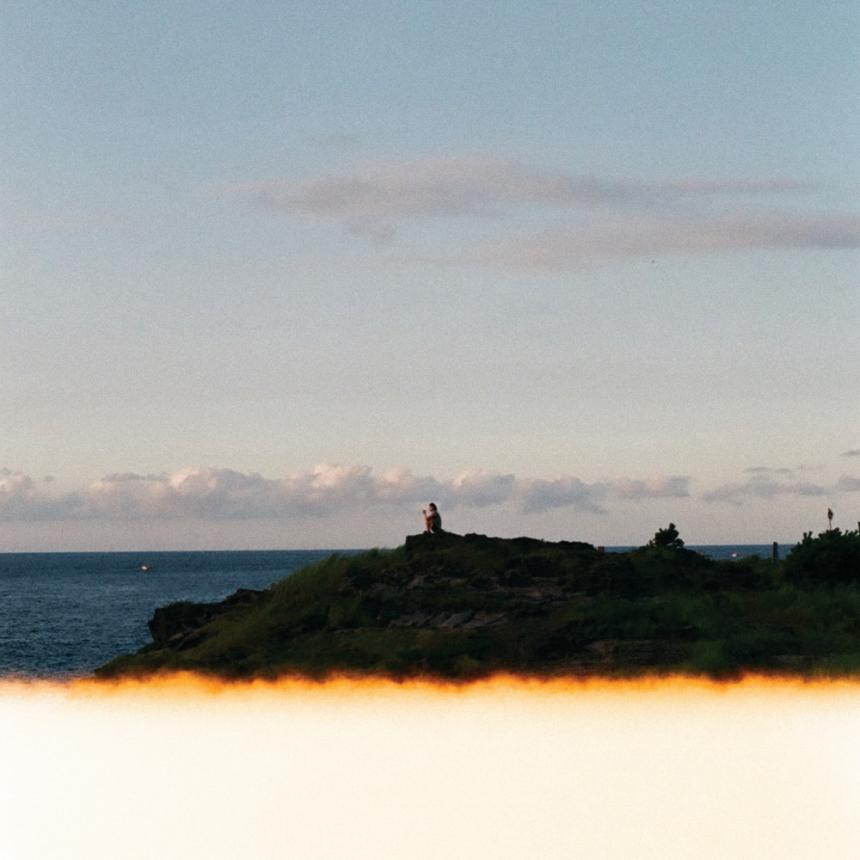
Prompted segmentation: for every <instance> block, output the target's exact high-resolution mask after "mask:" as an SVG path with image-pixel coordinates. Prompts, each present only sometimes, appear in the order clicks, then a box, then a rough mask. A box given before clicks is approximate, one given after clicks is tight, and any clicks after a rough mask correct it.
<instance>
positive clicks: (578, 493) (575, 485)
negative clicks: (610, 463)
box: [521, 477, 609, 514]
mask: <svg viewBox="0 0 860 860" xmlns="http://www.w3.org/2000/svg"><path fill="white" fill-rule="evenodd" d="M608 490H609V486H608V485H607V484H586V483H583V482H582V481H581V480H580V479H579V478H573V477H563V478H556V479H555V480H543V479H541V478H536V479H532V480H530V481H523V482H522V483H521V495H522V510H523V513H526V514H540V513H543V512H544V511H548V510H551V509H553V508H574V509H576V510H580V511H587V512H590V513H605V512H606V511H605V509H604V508H603V507H602V505H601V504H600V502H601V501H602V500H603V499H604V498H605V497H606V495H607V492H608Z"/></svg>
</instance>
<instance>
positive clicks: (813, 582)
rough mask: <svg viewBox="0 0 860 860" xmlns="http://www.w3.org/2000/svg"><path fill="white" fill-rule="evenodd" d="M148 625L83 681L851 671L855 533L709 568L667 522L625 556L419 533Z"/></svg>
mask: <svg viewBox="0 0 860 860" xmlns="http://www.w3.org/2000/svg"><path fill="white" fill-rule="evenodd" d="M150 629H151V631H152V633H153V638H154V641H153V643H152V644H151V645H149V646H147V647H146V648H144V649H143V650H141V651H140V652H138V653H137V654H135V655H130V656H125V657H120V658H117V659H115V660H113V661H112V662H110V663H108V664H107V665H106V666H103V667H102V668H101V669H99V670H98V672H97V674H98V675H100V676H101V677H114V676H118V675H123V674H146V673H150V672H156V671H164V670H195V671H199V672H205V673H212V674H217V675H220V676H223V677H232V678H236V677H243V678H246V677H266V678H272V677H276V676H278V675H282V674H302V675H306V676H311V677H325V676H326V675H329V674H332V673H341V672H347V673H362V674H381V675H387V676H392V677H396V678H405V677H411V676H419V675H430V676H436V677H444V678H449V679H464V680H465V679H470V678H477V677H481V676H486V675H489V674H492V673H494V672H497V671H506V672H516V673H527V674H538V675H560V674H575V675H583V674H600V675H635V674H642V673H646V672H648V673H650V672H674V671H682V672H691V673H704V674H709V675H715V676H727V675H733V674H737V673H740V672H743V671H765V672H768V671H770V672H782V673H786V672H791V673H804V674H806V673H829V674H842V673H850V672H856V671H858V670H860V533H855V532H847V533H842V532H839V531H838V530H834V531H829V532H825V533H822V534H821V535H819V536H818V537H817V538H813V537H812V536H811V535H806V536H804V540H803V542H801V543H800V544H798V546H797V547H795V548H794V549H793V550H792V552H791V553H790V554H789V556H788V558H787V559H786V561H785V562H784V563H773V562H771V561H765V560H762V559H758V558H754V557H751V558H747V559H742V560H740V561H731V562H729V561H726V562H718V561H713V560H711V559H709V558H706V557H705V556H702V555H700V554H699V553H696V552H693V551H691V550H688V549H686V548H685V547H684V546H683V541H681V540H680V538H679V536H678V533H677V530H676V529H675V528H674V526H672V525H670V527H669V528H668V529H661V530H660V531H658V532H657V534H656V535H655V537H654V539H653V540H652V541H651V543H650V544H649V545H648V546H646V547H642V548H640V549H637V550H633V551H630V552H624V553H603V552H600V551H599V550H597V549H596V548H595V547H593V546H591V545H590V544H585V543H572V542H560V543H549V542H544V541H539V540H533V539H530V538H517V539H513V540H503V539H500V538H489V537H485V536H483V535H465V536H463V537H460V536H458V535H453V534H446V533H442V534H436V535H416V536H413V537H409V538H407V540H406V543H405V545H403V546H401V547H399V548H397V549H395V550H390V551H380V550H372V551H370V552H367V553H364V554H362V555H358V556H350V557H342V556H337V555H334V556H332V557H331V558H329V559H328V560H326V561H324V562H322V563H320V564H317V565H314V566H312V567H308V568H305V569H303V570H302V571H299V572H298V573H296V574H294V575H293V576H291V577H289V578H287V579H285V580H283V581H281V582H279V583H277V584H276V585H274V586H273V587H272V588H271V589H269V590H267V591H264V592H252V591H247V590H243V591H239V592H237V593H236V594H235V595H233V596H231V597H230V598H228V599H227V600H226V601H224V602H222V603H220V604H191V603H180V604H172V605H171V606H168V607H164V608H163V609H159V610H157V611H156V613H155V616H154V617H153V619H152V621H151V622H150Z"/></svg>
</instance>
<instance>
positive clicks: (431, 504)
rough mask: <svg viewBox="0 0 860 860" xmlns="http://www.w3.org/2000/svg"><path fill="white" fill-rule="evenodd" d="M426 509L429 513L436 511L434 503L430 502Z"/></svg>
mask: <svg viewBox="0 0 860 860" xmlns="http://www.w3.org/2000/svg"><path fill="white" fill-rule="evenodd" d="M428 507H429V508H430V510H431V511H435V510H436V502H430V504H429V505H428Z"/></svg>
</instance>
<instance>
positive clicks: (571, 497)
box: [0, 464, 689, 521]
mask: <svg viewBox="0 0 860 860" xmlns="http://www.w3.org/2000/svg"><path fill="white" fill-rule="evenodd" d="M687 495H689V479H688V478H685V477H677V476H675V477H666V478H662V477H659V478H652V479H636V478H621V479H618V480H616V481H606V482H598V483H586V482H584V481H582V480H581V479H579V478H577V477H574V476H569V475H568V476H561V477H558V478H553V479H541V478H518V477H516V476H515V475H513V474H504V473H496V472H489V471H480V470H479V471H469V472H462V473H460V474H458V475H455V476H454V477H452V478H436V477H433V476H419V475H415V474H414V473H412V472H411V471H410V470H408V469H395V470H391V471H388V472H383V473H382V474H381V475H378V476H377V475H375V474H374V473H373V470H372V469H371V468H370V467H368V466H362V465H349V466H344V465H329V464H324V465H320V466H316V467H315V468H314V469H311V470H309V471H307V472H302V473H297V474H294V475H290V476H288V477H286V478H266V477H264V476H262V475H260V474H258V473H253V472H250V473H245V472H239V471H236V470H233V469H215V468H187V469H181V470H178V471H176V472H174V473H172V474H169V475H140V474H136V473H133V472H128V473H120V474H111V475H106V476H104V477H102V478H99V479H98V480H96V481H93V482H92V483H91V484H89V486H87V487H86V488H84V489H81V490H79V491H75V492H71V493H66V494H63V495H51V494H50V493H49V492H48V490H47V489H46V488H45V487H44V486H39V484H38V483H37V482H36V481H35V480H33V478H31V477H30V476H29V475H26V474H24V473H22V472H12V471H10V470H5V471H3V472H0V520H6V521H11V520H33V521H51V520H66V519H69V520H75V519H77V520H80V519H103V520H149V519H167V518H175V519H202V520H216V521H217V520H252V519H257V520H260V519H283V518H301V517H325V516H334V515H337V514H341V513H345V512H350V511H356V510H360V509H361V510H367V509H369V508H380V509H385V508H388V509H390V508H391V507H392V506H404V505H415V504H422V503H426V502H427V501H429V500H431V499H433V500H435V501H437V502H439V503H440V504H441V505H443V506H444V507H445V508H454V507H471V508H484V507H490V506H493V505H502V504H511V505H514V506H515V507H517V508H519V509H520V510H521V511H522V512H523V513H542V512H545V511H548V510H551V509H554V508H562V507H570V508H573V509H576V510H580V511H586V512H592V513H600V512H603V511H604V510H605V508H604V503H605V502H606V501H607V500H613V499H614V500H623V501H633V502H638V501H642V500H645V499H648V498H668V497H684V496H687Z"/></svg>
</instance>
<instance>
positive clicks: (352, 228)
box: [235, 156, 812, 238]
mask: <svg viewBox="0 0 860 860" xmlns="http://www.w3.org/2000/svg"><path fill="white" fill-rule="evenodd" d="M811 188H812V186H810V185H809V184H808V183H804V182H799V181H797V180H793V179H782V178H752V179H724V180H723V179H709V178H681V179H675V180H672V179H669V180H660V181H634V180H625V179H611V178H601V177H595V176H578V175H575V174H569V173H566V172H563V171H553V170H542V169H539V168H535V167H531V166H528V165H525V164H522V163H520V162H517V161H513V160H508V159H502V158H493V157H488V156H452V157H447V158H424V159H416V160H413V161H402V162H391V163H387V164H379V165H375V166H369V167H366V168H364V169H361V170H354V171H351V172H346V173H340V174H338V173H333V174H328V175H321V176H316V177H310V178H306V179H299V180H271V181H267V182H255V183H246V184H240V185H237V186H235V189H236V190H238V191H240V192H241V193H243V194H245V195H247V196H249V197H250V198H251V199H252V200H253V201H254V202H255V204H256V205H257V206H259V207H261V208H263V209H266V210H268V211H271V212H277V213H281V214H285V215H294V216H300V217H306V218H313V219H315V220H326V221H331V222H334V223H337V224H340V225H341V226H342V227H343V228H344V229H346V230H347V231H348V232H351V233H358V234H365V235H367V236H370V237H372V238H378V237H380V236H383V237H388V236H392V235H393V234H394V232H395V231H396V229H397V227H398V226H399V225H400V224H401V223H403V222H405V221H412V220H415V219H422V218H451V217H462V216H472V217H481V218H488V217H500V216H503V215H505V214H511V213H516V212H519V211H521V210H523V209H524V208H528V207H544V208H549V209H554V210H570V209H593V208H594V207H613V206H614V207H618V206H622V207H625V206H644V207H652V206H654V205H659V204H667V203H673V202H677V201H683V200H689V199H696V198H712V197H717V196H725V195H735V196H736V195H773V194H780V193H786V192H802V191H808V190H811Z"/></svg>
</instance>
